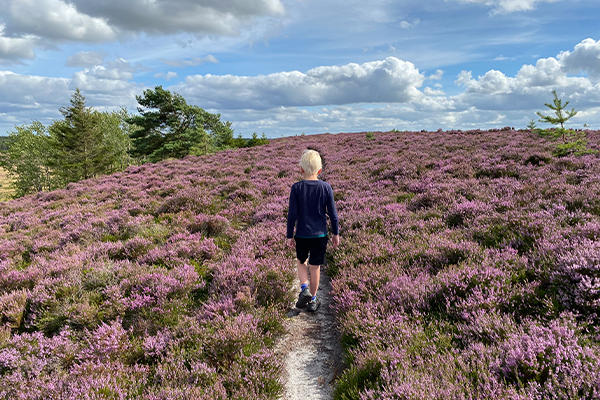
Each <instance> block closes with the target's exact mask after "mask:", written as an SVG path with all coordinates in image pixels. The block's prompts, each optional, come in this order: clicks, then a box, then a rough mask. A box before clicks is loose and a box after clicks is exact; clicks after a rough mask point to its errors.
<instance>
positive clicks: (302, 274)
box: [296, 259, 308, 285]
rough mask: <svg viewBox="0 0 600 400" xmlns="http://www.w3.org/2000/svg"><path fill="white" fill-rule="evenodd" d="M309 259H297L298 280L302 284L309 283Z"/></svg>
mask: <svg viewBox="0 0 600 400" xmlns="http://www.w3.org/2000/svg"><path fill="white" fill-rule="evenodd" d="M307 263H308V259H307V260H306V261H304V262H301V261H300V260H298V259H296V270H297V271H298V280H299V281H300V284H301V285H302V284H303V283H308V265H307Z"/></svg>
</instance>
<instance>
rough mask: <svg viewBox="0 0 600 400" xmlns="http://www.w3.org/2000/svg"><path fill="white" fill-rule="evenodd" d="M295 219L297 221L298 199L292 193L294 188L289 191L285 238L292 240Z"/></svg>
mask: <svg viewBox="0 0 600 400" xmlns="http://www.w3.org/2000/svg"><path fill="white" fill-rule="evenodd" d="M296 219H298V198H297V196H296V193H294V188H293V187H292V190H290V203H289V207H288V218H287V233H286V238H288V239H293V238H294V227H295V226H296Z"/></svg>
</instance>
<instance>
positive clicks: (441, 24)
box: [0, 0, 600, 139]
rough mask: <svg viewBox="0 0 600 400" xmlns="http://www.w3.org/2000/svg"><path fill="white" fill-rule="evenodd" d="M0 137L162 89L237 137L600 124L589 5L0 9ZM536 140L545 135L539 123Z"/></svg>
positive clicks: (278, 2) (595, 31)
mask: <svg viewBox="0 0 600 400" xmlns="http://www.w3.org/2000/svg"><path fill="white" fill-rule="evenodd" d="M5 3H6V7H4V9H3V11H2V12H0V91H1V92H2V98H0V136H5V135H7V134H8V132H9V131H12V130H14V127H15V126H20V125H23V124H28V123H30V122H32V121H33V120H39V121H40V122H42V123H43V124H45V125H48V124H49V123H51V122H52V120H53V119H60V118H61V114H60V112H59V108H60V107H62V106H66V105H68V103H69V98H70V96H71V94H72V93H73V91H74V89H75V88H76V87H78V88H79V89H80V90H81V91H82V93H83V95H84V96H85V97H86V101H87V105H88V106H92V107H94V108H96V109H98V110H100V111H109V110H116V109H118V108H119V107H121V106H125V107H126V108H127V109H128V110H129V111H130V112H133V111H135V109H136V106H137V101H136V99H135V96H136V95H138V96H139V95H142V93H143V91H144V90H145V89H152V88H154V87H155V86H158V85H162V86H163V87H164V88H165V89H167V90H170V91H172V92H176V93H179V94H181V95H182V96H183V97H184V98H185V99H186V101H187V102H188V103H189V104H195V105H198V106H199V107H202V108H204V109H206V110H207V111H209V112H214V113H219V114H221V119H222V120H226V121H231V122H232V124H233V126H232V127H233V128H234V130H235V135H236V136H237V135H238V134H242V136H243V137H246V138H247V137H250V136H251V135H252V133H253V132H256V133H257V134H258V135H259V136H260V135H262V134H263V133H264V134H265V135H266V136H267V137H268V138H271V139H275V138H279V137H282V136H283V137H286V136H295V135H301V134H302V133H305V134H307V135H308V134H321V133H342V132H344V133H352V132H367V131H381V132H385V131H390V130H393V129H397V130H399V131H413V132H414V131H421V130H427V131H436V130H438V129H442V130H444V131H448V130H463V131H465V130H472V129H482V130H488V129H498V128H502V127H505V126H510V127H514V128H515V129H519V128H525V127H526V126H527V124H528V122H529V121H530V120H531V119H532V118H534V119H535V120H536V122H537V119H538V117H537V116H536V111H541V112H543V113H545V114H548V113H549V112H548V109H547V108H546V107H545V106H544V103H551V102H552V98H553V97H552V93H551V91H552V90H556V91H557V92H558V95H559V97H560V98H561V99H563V100H564V101H569V102H570V103H569V109H570V108H571V107H573V108H575V109H576V110H577V111H578V114H577V115H576V116H575V117H573V118H572V119H571V120H570V121H569V123H568V124H567V126H568V127H570V128H579V129H580V128H583V127H584V124H585V125H588V126H589V128H590V129H592V130H597V129H599V128H600V107H599V106H598V104H599V102H600V40H599V39H600V31H599V28H598V27H597V26H598V25H597V22H596V17H594V16H597V15H598V13H599V11H600V4H598V3H597V2H594V1H591V0H579V1H578V0H524V1H521V2H514V1H511V0H434V1H431V2H419V3H417V2H410V1H401V2H390V1H386V0H378V1H375V2H369V4H365V3H363V2H359V1H350V2H348V1H346V2H343V3H342V2H339V1H329V2H317V1H313V0H305V1H293V0H252V1H249V2H243V3H239V2H235V1H226V2H221V3H219V4H216V3H214V2H210V1H207V0H198V1H195V2H193V3H190V2H185V3H184V2H180V1H179V0H177V1H171V2H169V3H168V4H167V5H166V6H165V5H164V4H161V3H158V2H157V3H153V4H152V5H151V6H148V5H147V3H142V2H136V1H134V2H129V3H127V4H120V3H116V2H114V3H113V2H103V3H97V4H96V3H93V4H90V3H88V2H85V1H83V0H75V1H72V2H69V3H67V2H65V1H63V0H27V1H17V0H6V1H5ZM537 124H538V127H540V128H550V127H551V126H550V125H549V124H543V123H540V122H537Z"/></svg>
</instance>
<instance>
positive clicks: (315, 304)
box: [306, 299, 321, 312]
mask: <svg viewBox="0 0 600 400" xmlns="http://www.w3.org/2000/svg"><path fill="white" fill-rule="evenodd" d="M320 305H321V302H320V301H319V299H316V300H311V301H309V302H308V305H307V306H306V311H310V312H315V311H317V310H318V309H319V306H320Z"/></svg>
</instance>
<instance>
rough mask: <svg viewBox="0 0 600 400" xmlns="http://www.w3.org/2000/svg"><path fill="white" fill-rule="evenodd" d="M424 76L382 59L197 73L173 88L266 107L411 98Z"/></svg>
mask: <svg viewBox="0 0 600 400" xmlns="http://www.w3.org/2000/svg"><path fill="white" fill-rule="evenodd" d="M424 79H425V77H424V76H423V74H421V73H420V72H419V70H418V69H417V68H416V67H415V66H414V64H412V63H410V62H407V61H402V60H399V59H397V58H395V57H388V58H386V59H385V60H382V61H373V62H367V63H364V64H360V65H359V64H355V63H351V64H347V65H343V66H323V67H317V68H314V69H311V70H309V71H307V72H306V73H302V72H299V71H291V72H278V73H274V74H270V75H261V76H233V75H223V76H216V75H195V76H188V77H187V78H186V80H185V82H184V83H181V84H179V85H177V86H174V87H172V89H173V90H175V91H176V92H178V93H181V94H182V95H183V96H184V97H186V98H188V97H189V98H194V99H197V101H198V102H199V103H200V104H206V103H209V104H210V105H211V106H212V107H214V108H230V109H235V108H252V109H270V108H275V107H281V106H283V107H288V106H298V107H306V106H317V105H328V104H337V105H342V104H353V103H385V102H393V103H395V102H401V103H402V102H410V101H414V100H417V99H418V98H420V97H421V96H422V95H423V94H422V93H421V92H420V91H419V89H418V88H419V87H420V86H421V85H422V84H423V81H424Z"/></svg>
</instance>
